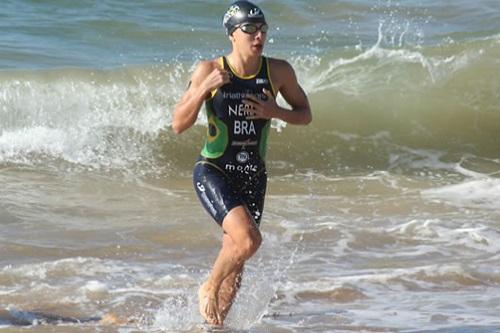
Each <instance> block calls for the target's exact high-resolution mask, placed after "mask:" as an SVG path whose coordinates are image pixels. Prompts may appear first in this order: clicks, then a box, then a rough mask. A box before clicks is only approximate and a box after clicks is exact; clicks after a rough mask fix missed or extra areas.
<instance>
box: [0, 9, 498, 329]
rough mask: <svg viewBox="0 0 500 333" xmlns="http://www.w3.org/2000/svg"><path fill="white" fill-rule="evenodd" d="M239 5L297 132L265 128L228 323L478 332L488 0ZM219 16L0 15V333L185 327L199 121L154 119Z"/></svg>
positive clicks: (196, 225) (491, 49) (493, 50)
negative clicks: (263, 39) (293, 81)
mask: <svg viewBox="0 0 500 333" xmlns="http://www.w3.org/2000/svg"><path fill="white" fill-rule="evenodd" d="M257 3H258V4H259V5H261V7H262V8H263V9H264V11H265V13H266V17H267V20H268V23H269V24H270V27H271V30H270V32H269V34H268V40H267V44H266V48H265V53H266V54H267V55H269V56H273V57H279V58H285V59H287V60H288V61H289V62H290V63H291V64H292V65H293V67H294V68H295V70H296V72H297V75H298V78H299V80H300V83H301V85H302V86H303V87H304V89H305V90H306V92H307V93H308V95H309V98H310V101H311V106H312V109H313V115H314V121H313V123H312V124H311V125H309V126H308V127H305V128H304V127H294V126H286V125H284V124H282V123H280V122H277V121H276V122H273V130H272V132H271V135H270V139H269V140H270V142H269V154H268V161H267V165H268V170H269V177H270V178H269V194H268V197H267V201H266V211H265V213H264V218H263V224H262V231H263V234H264V245H263V247H262V248H261V249H260V250H259V252H258V254H257V255H256V257H255V258H252V260H251V261H250V262H249V263H248V267H247V271H246V275H245V278H244V282H243V290H242V292H241V293H240V296H239V298H238V300H237V303H236V306H235V308H234V309H233V310H232V312H231V314H230V316H229V318H228V327H229V329H228V330H229V331H238V332H239V331H244V332H372V331H383V332H393V331H395V332H421V331H425V332H497V331H499V327H500V321H499V319H498V308H499V307H500V298H499V296H498V295H499V293H500V271H499V269H498V267H500V257H499V253H500V247H499V246H498V244H499V241H500V238H499V234H500V210H499V205H498V202H499V200H500V179H499V177H500V156H499V151H500V136H499V133H500V89H499V88H500V79H499V77H500V76H499V75H498V73H500V3H499V2H498V1H497V0H479V1H475V2H472V1H462V0H454V1H445V0H439V1H430V0H425V1H424V0H421V1H413V0H411V1H410V0H408V1H403V0H402V1H363V0H356V1H326V0H312V1H284V0H281V1H257ZM228 4H229V2H225V1H224V2H222V1H191V2H186V1H159V0H149V1H118V0H116V1H112V0H103V1H90V0H82V1H72V0H66V1H64V0H46V1H40V0H32V1H27V0H18V1H14V0H7V1H3V2H2V3H1V6H0V332H22V331H23V329H21V328H17V326H16V324H17V325H20V324H28V325H32V326H33V327H32V328H31V330H34V331H40V332H46V331H50V332H65V333H66V332H95V331H99V330H101V331H106V330H107V329H108V328H105V327H101V326H100V325H99V324H97V323H85V324H83V323H82V324H68V323H61V324H59V325H53V326H45V325H40V326H36V325H35V324H36V323H37V321H36V320H35V319H36V318H35V317H34V316H33V311H42V312H45V313H47V312H48V313H52V314H58V315H64V316H70V317H76V318H85V317H92V316H100V315H103V314H105V313H108V312H112V313H116V314H117V315H118V316H121V317H127V318H129V319H131V321H130V323H129V324H127V325H122V326H120V327H118V328H116V330H118V331H120V332H159V331H162V332H163V331H167V332H202V331H203V330H204V328H203V327H202V326H200V324H201V317H199V316H198V314H197V304H196V292H197V288H198V286H199V284H200V283H201V282H202V281H203V279H204V278H206V276H207V274H208V271H209V269H210V266H211V264H212V263H213V260H214V258H215V255H216V254H217V251H218V248H219V246H220V230H219V229H218V227H217V226H216V225H215V224H214V223H213V222H211V221H210V220H209V219H208V217H207V216H206V214H205V213H204V212H203V210H202V209H201V205H199V204H198V202H197V201H196V198H195V196H194V191H193V190H192V188H191V186H192V185H191V180H190V174H191V170H192V166H193V162H194V160H195V159H196V157H197V154H198V153H199V151H200V148H201V143H202V140H203V135H204V133H205V126H206V120H205V117H204V116H203V115H200V117H199V119H198V122H197V123H196V125H195V126H194V127H193V128H192V129H190V130H189V131H187V132H186V133H184V134H183V135H181V136H175V135H174V134H173V133H172V132H171V130H170V128H169V125H170V122H171V111H172V109H173V106H174V105H175V103H176V102H177V101H178V100H179V98H180V96H181V95H182V93H183V91H184V89H185V87H186V83H187V82H188V79H189V75H190V73H191V71H192V70H193V68H194V66H195V65H196V63H197V62H198V61H199V60H200V59H205V58H212V57H216V56H219V55H221V54H225V53H227V52H229V47H230V44H229V41H228V39H227V37H226V36H225V35H224V31H223V29H222V16H223V13H224V11H225V9H226V7H227V6H228ZM42 321H43V318H42ZM111 330H114V328H112V329H111Z"/></svg>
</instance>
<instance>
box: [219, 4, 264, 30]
mask: <svg viewBox="0 0 500 333" xmlns="http://www.w3.org/2000/svg"><path fill="white" fill-rule="evenodd" d="M247 22H250V23H266V18H265V17H264V12H263V11H262V10H261V9H260V8H259V7H257V6H256V5H254V4H253V3H251V2H250V1H246V0H241V1H236V2H234V3H233V4H232V5H231V7H229V9H228V10H227V12H226V14H225V15H224V21H223V25H224V28H226V34H227V35H231V34H232V33H233V31H234V30H236V28H237V26H238V25H239V24H242V23H247Z"/></svg>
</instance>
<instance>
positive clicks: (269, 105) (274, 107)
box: [243, 89, 279, 119]
mask: <svg viewBox="0 0 500 333" xmlns="http://www.w3.org/2000/svg"><path fill="white" fill-rule="evenodd" d="M262 92H263V93H264V94H265V95H266V96H267V98H266V99H265V100H263V99H260V98H258V97H257V96H255V95H248V96H247V97H246V98H245V99H243V103H245V104H246V105H247V107H248V108H249V109H250V112H251V113H252V116H249V117H247V119H271V118H275V117H276V115H277V113H278V111H279V106H278V104H276V100H275V99H274V96H273V94H271V92H270V91H269V90H267V89H262Z"/></svg>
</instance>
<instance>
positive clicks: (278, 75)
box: [172, 1, 312, 325]
mask: <svg viewBox="0 0 500 333" xmlns="http://www.w3.org/2000/svg"><path fill="white" fill-rule="evenodd" d="M223 25H224V27H225V29H226V34H227V35H228V37H229V40H230V41H231V44H232V51H231V52H230V53H229V54H228V55H227V56H223V57H220V58H217V59H213V60H208V61H202V62H200V63H199V64H198V65H197V67H196V69H195V71H194V73H193V74H192V77H191V81H190V84H189V87H188V89H187V91H186V92H185V93H184V95H183V96H182V98H181V100H180V102H179V103H178V104H177V105H176V106H175V110H174V114H173V120H172V128H173V131H174V132H175V133H177V134H178V133H181V132H183V131H184V130H186V129H188V128H189V127H191V126H192V125H193V124H194V123H195V121H196V119H197V117H198V113H199V111H200V108H201V106H202V104H203V103H205V108H206V112H207V119H208V131H207V137H206V140H205V144H204V146H203V148H202V151H201V156H200V157H199V159H198V161H197V163H196V165H195V168H194V173H193V183H194V188H195V190H196V193H197V195H198V197H199V199H200V201H201V203H202V205H203V206H204V207H205V209H206V210H207V212H208V213H209V214H210V215H211V216H212V218H213V219H214V220H215V221H216V222H217V223H218V224H219V225H220V226H221V227H222V230H223V242H222V249H221V251H220V253H219V255H218V257H217V259H216V261H215V264H214V265H213V268H212V271H211V273H210V275H209V277H208V279H207V281H205V282H204V283H203V284H202V285H201V287H200V289H199V292H198V296H199V309H200V313H201V315H202V316H203V317H204V318H205V320H206V321H207V322H208V323H209V324H212V325H222V324H223V322H224V319H225V318H226V315H227V313H228V311H229V309H230V307H231V305H232V303H233V299H234V297H235V295H236V292H237V291H238V289H239V286H240V283H241V275H242V271H243V265H244V263H245V261H246V260H248V259H249V258H250V257H251V256H252V255H253V254H254V253H255V252H256V251H257V249H258V248H259V246H260V244H261V242H262V237H261V233H260V231H259V224H260V221H261V218H262V211H263V206H264V195H265V192H266V182H267V174H266V168H265V155H266V148H267V137H268V133H269V126H270V120H271V119H272V118H278V119H281V120H283V121H285V122H287V123H291V124H301V125H306V124H308V123H309V122H311V119H312V116H311V110H310V107H309V102H308V99H307V96H306V94H305V93H304V90H303V89H302V88H301V87H300V85H299V83H298V82H297V77H296V76H295V72H294V70H293V68H292V67H291V66H290V64H289V63H288V62H286V61H284V60H279V59H273V58H267V57H264V56H263V55H262V52H263V49H264V44H265V41H266V36H267V31H268V29H269V28H268V25H267V23H266V19H265V17H264V13H263V12H262V10H261V9H260V8H259V7H257V6H256V5H254V4H252V3H251V2H249V1H236V2H234V3H233V4H232V5H231V6H230V7H229V9H228V10H227V12H226V13H225V15H224V19H223ZM278 93H280V94H281V96H282V97H283V98H284V99H285V101H286V102H287V103H288V104H289V105H290V106H291V109H287V108H282V107H280V106H278V105H277V104H276V101H275V97H276V95H277V94H278Z"/></svg>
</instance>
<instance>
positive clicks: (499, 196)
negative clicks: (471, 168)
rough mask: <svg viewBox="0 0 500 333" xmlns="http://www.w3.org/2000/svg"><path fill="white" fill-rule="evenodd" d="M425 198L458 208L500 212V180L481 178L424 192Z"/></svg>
mask: <svg viewBox="0 0 500 333" xmlns="http://www.w3.org/2000/svg"><path fill="white" fill-rule="evenodd" d="M422 195H423V196H424V197H425V198H428V199H433V200H438V201H443V202H446V203H449V204H451V205H454V206H458V207H467V208H478V209H488V210H494V211H500V204H499V203H500V179H497V178H489V177H488V178H486V177H485V178H481V179H473V180H467V181H465V182H463V183H460V184H454V185H448V186H443V187H440V188H434V189H428V190H424V191H422Z"/></svg>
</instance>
